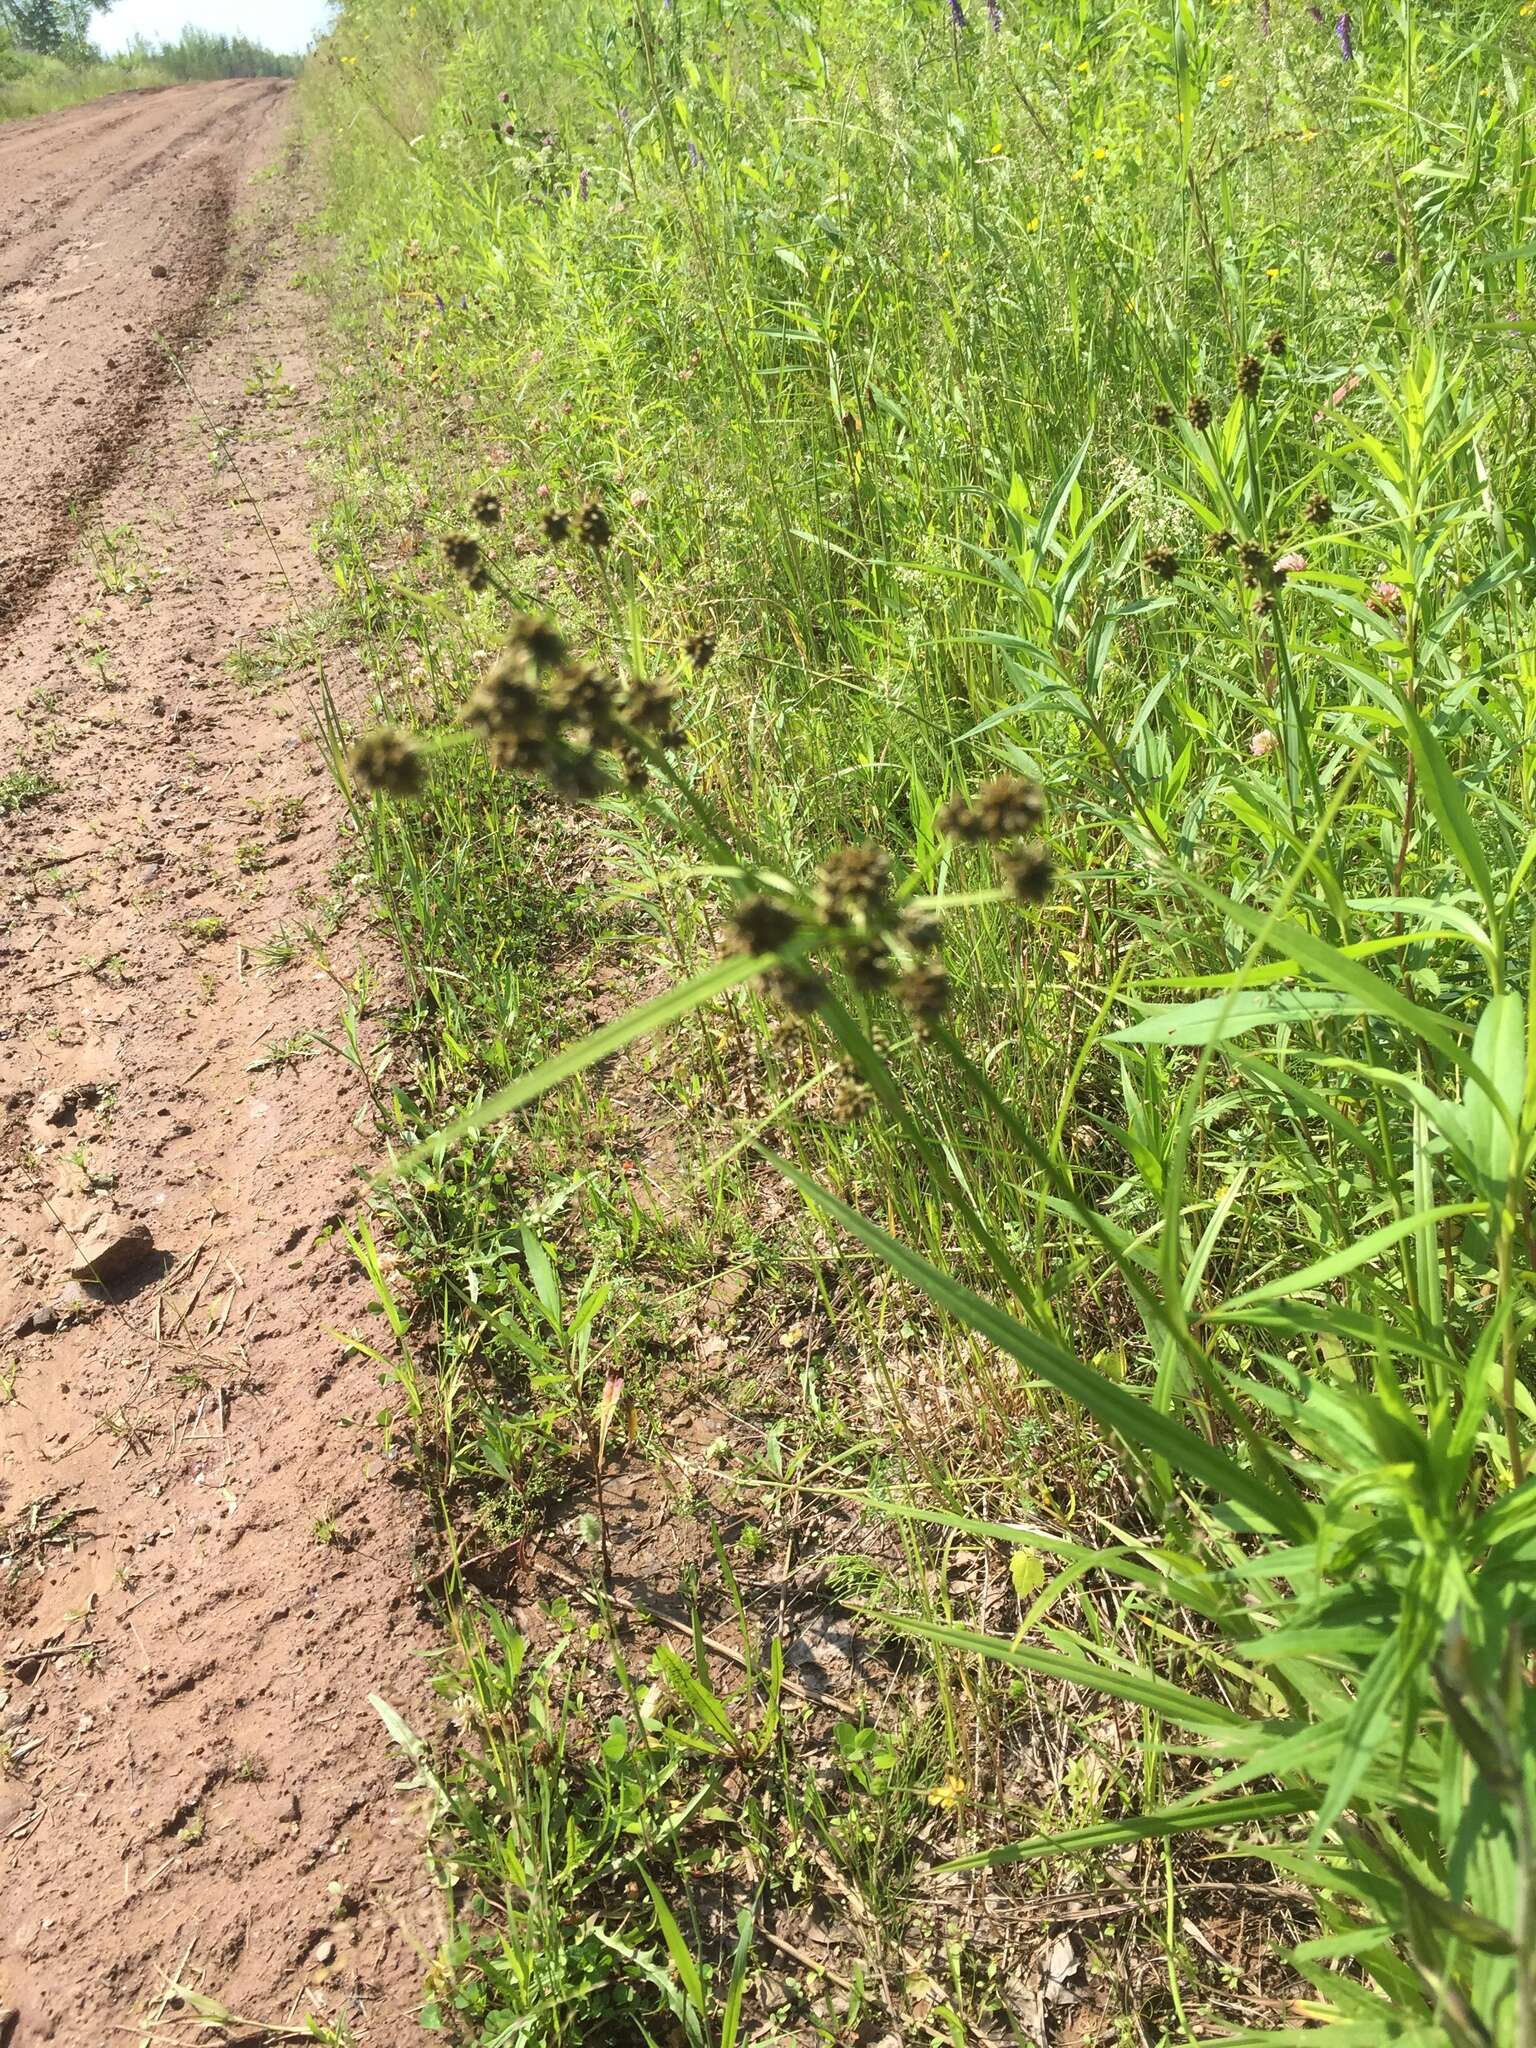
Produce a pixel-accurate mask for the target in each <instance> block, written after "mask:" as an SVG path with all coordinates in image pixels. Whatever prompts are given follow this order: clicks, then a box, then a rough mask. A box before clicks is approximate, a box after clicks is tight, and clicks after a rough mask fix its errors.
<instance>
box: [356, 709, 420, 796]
mask: <svg viewBox="0 0 1536 2048" xmlns="http://www.w3.org/2000/svg"><path fill="white" fill-rule="evenodd" d="M347 766H348V767H349V768H350V769H351V771H352V775H353V779H354V780H355V781H356V782H358V783H360V784H361V785H362V787H363V788H364V789H370V790H374V791H376V792H377V793H378V794H379V795H380V796H416V795H418V794H419V793H420V790H421V786H422V782H423V780H424V779H425V772H426V763H425V758H424V756H423V753H422V749H421V747H420V746H419V745H418V744H417V742H416V741H415V740H413V739H412V738H411V736H410V734H409V733H406V732H401V731H400V730H399V728H398V727H396V726H393V725H381V726H378V727H376V728H375V729H374V731H372V732H365V733H364V734H363V735H362V737H361V738H360V739H359V740H358V741H357V743H356V745H355V746H354V747H353V749H352V751H351V753H350V754H349V755H348V756H347Z"/></svg>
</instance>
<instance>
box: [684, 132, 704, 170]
mask: <svg viewBox="0 0 1536 2048" xmlns="http://www.w3.org/2000/svg"><path fill="white" fill-rule="evenodd" d="M688 161H689V163H691V164H692V165H693V168H694V169H695V170H696V171H702V170H703V168H704V154H703V151H702V150H701V149H700V148H699V145H698V144H697V143H696V142H695V141H694V140H693V138H692V136H690V137H689V138H688Z"/></svg>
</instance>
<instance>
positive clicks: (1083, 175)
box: [1072, 171, 1088, 180]
mask: <svg viewBox="0 0 1536 2048" xmlns="http://www.w3.org/2000/svg"><path fill="white" fill-rule="evenodd" d="M1087 175H1088V173H1087V172H1086V171H1074V172H1073V173H1072V176H1073V178H1074V179H1077V180H1081V179H1083V178H1086V177H1087Z"/></svg>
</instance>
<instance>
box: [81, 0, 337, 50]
mask: <svg viewBox="0 0 1536 2048" xmlns="http://www.w3.org/2000/svg"><path fill="white" fill-rule="evenodd" d="M330 12H331V9H330V6H329V0H117V4H116V5H115V6H114V7H113V8H112V9H111V11H110V12H109V13H106V14H98V15H96V16H94V17H93V19H92V22H91V41H92V42H93V43H94V44H95V45H96V47H97V49H99V50H105V51H106V52H107V53H108V54H109V55H110V54H111V52H112V51H114V50H120V49H122V48H123V46H124V45H125V44H126V43H129V42H131V41H132V40H133V38H134V37H135V36H147V37H148V39H149V40H150V41H151V42H152V43H164V42H174V41H175V40H176V38H177V36H179V35H180V34H181V32H182V30H183V29H184V28H186V27H188V26H189V25H190V26H191V27H193V28H206V29H211V30H212V31H213V32H214V34H216V35H229V36H237V35H244V36H249V37H250V38H251V40H252V41H253V42H257V43H264V44H265V45H266V47H267V48H268V49H269V50H280V51H288V50H306V49H308V47H309V45H310V44H311V43H312V42H313V41H314V39H315V37H316V35H317V34H318V33H319V31H320V30H321V29H322V28H323V27H324V25H325V23H326V21H327V19H328V18H329V16H330Z"/></svg>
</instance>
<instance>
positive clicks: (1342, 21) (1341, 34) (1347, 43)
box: [1333, 14, 1355, 64]
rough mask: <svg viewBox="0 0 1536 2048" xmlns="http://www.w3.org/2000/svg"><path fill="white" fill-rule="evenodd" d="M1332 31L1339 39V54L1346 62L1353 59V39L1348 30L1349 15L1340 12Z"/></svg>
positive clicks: (1348, 62) (1350, 61) (1351, 62)
mask: <svg viewBox="0 0 1536 2048" xmlns="http://www.w3.org/2000/svg"><path fill="white" fill-rule="evenodd" d="M1333 32H1334V34H1335V35H1336V36H1337V37H1338V39H1339V55H1340V56H1341V57H1342V58H1343V59H1344V62H1345V63H1346V64H1353V62H1354V61H1355V40H1354V37H1353V36H1352V35H1351V34H1350V30H1349V16H1348V15H1347V14H1341V15H1340V16H1339V18H1338V20H1337V21H1336V22H1335V23H1334V24H1333Z"/></svg>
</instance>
